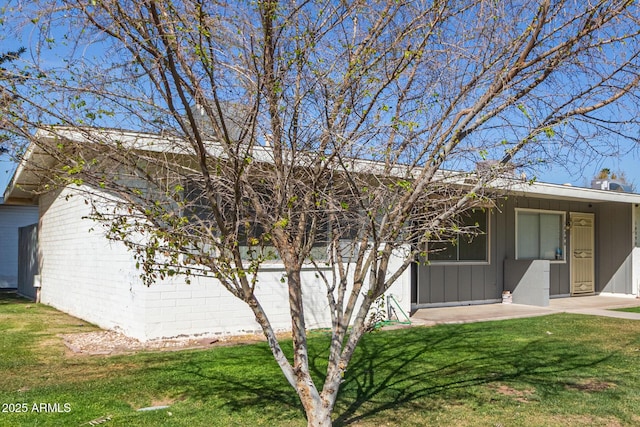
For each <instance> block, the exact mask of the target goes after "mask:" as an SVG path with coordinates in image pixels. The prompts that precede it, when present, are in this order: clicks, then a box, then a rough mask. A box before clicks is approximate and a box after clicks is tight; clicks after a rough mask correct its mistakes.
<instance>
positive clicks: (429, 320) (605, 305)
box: [411, 295, 640, 325]
mask: <svg viewBox="0 0 640 427" xmlns="http://www.w3.org/2000/svg"><path fill="white" fill-rule="evenodd" d="M638 306H640V299H637V298H630V297H617V296H609V295H593V296H581V297H571V298H554V299H551V300H550V301H549V306H548V307H538V306H531V305H523V304H483V305H466V306H457V307H437V308H423V309H419V310H418V311H416V312H415V313H414V314H413V316H411V322H412V324H414V325H434V324H441V323H470V322H483V321H490V320H505V319H516V318H522V317H534V316H545V315H548V314H553V313H578V314H587V315H594V316H607V317H617V318H623V319H636V320H640V313H625V312H619V311H612V310H610V309H612V308H623V307H638Z"/></svg>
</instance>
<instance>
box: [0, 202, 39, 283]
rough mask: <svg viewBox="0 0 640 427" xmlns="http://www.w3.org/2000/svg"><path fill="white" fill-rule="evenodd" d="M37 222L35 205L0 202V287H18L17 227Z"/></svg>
mask: <svg viewBox="0 0 640 427" xmlns="http://www.w3.org/2000/svg"><path fill="white" fill-rule="evenodd" d="M37 222H38V207H37V206H12V205H3V204H0V288H17V287H18V240H19V239H18V229H19V228H20V227H25V226H27V225H31V224H35V223H37Z"/></svg>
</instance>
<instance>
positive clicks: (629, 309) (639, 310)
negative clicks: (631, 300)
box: [615, 307, 640, 313]
mask: <svg viewBox="0 0 640 427" xmlns="http://www.w3.org/2000/svg"><path fill="white" fill-rule="evenodd" d="M615 311H627V312H629V313H640V307H626V308H616V309H615Z"/></svg>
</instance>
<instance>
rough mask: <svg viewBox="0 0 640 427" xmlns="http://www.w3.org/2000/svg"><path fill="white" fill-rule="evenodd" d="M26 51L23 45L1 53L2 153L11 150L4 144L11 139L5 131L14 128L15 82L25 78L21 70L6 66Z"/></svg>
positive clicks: (0, 114)
mask: <svg viewBox="0 0 640 427" xmlns="http://www.w3.org/2000/svg"><path fill="white" fill-rule="evenodd" d="M25 51H26V49H25V48H24V47H21V48H19V49H17V50H15V51H9V52H5V53H2V54H0V154H2V153H7V152H9V147H8V146H5V145H4V143H6V141H7V140H8V139H9V136H8V135H7V134H6V133H5V132H6V131H8V130H10V129H11V128H12V126H11V111H12V109H13V108H15V105H12V104H14V103H15V102H16V101H17V97H16V96H15V84H16V82H18V81H20V80H22V79H23V78H24V75H23V74H22V73H20V72H19V71H18V72H15V71H14V72H12V71H10V70H7V69H6V68H5V66H6V65H9V64H10V63H11V62H13V61H15V60H16V59H18V57H20V55H22V54H23V53H24V52H25ZM10 106H11V107H13V108H10Z"/></svg>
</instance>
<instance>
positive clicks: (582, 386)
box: [565, 378, 616, 393]
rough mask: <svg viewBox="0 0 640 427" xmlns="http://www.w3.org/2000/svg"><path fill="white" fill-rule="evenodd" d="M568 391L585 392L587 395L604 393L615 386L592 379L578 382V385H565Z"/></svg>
mask: <svg viewBox="0 0 640 427" xmlns="http://www.w3.org/2000/svg"><path fill="white" fill-rule="evenodd" d="M565 387H566V388H567V389H568V390H577V391H585V392H588V393H592V392H599V391H605V390H609V389H612V388H615V387H616V385H615V384H614V383H611V382H607V381H600V380H598V379H595V378H592V379H588V380H584V381H580V382H578V383H573V384H567V385H566V386H565Z"/></svg>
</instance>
